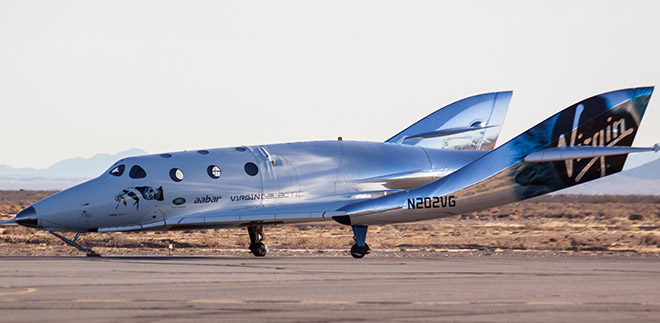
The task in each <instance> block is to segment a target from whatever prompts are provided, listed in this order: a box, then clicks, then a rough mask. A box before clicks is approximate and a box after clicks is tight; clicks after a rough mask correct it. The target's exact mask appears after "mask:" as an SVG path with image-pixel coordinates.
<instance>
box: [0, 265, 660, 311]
mask: <svg viewBox="0 0 660 323" xmlns="http://www.w3.org/2000/svg"><path fill="white" fill-rule="evenodd" d="M219 319H224V320H228V321H255V320H267V321H287V322H290V321H306V322H308V321H322V322H323V321H341V320H345V321H360V320H363V321H381V322H382V321H394V322H401V321H438V320H447V321H467V322H473V321H524V322H550V321H552V322H556V321H599V322H603V321H610V322H621V321H635V322H640V321H655V322H657V321H660V261H658V260H657V259H626V258H623V259H622V258H598V257H578V256H572V257H565V258H532V257H525V256H513V257H511V256H509V257H503V256H487V257H451V258H443V259H407V258H373V257H372V258H369V257H366V258H364V259H362V260H355V259H352V258H316V257H310V258H297V257H294V258H273V257H271V258H269V257H266V258H263V259H255V258H225V257H172V258H170V257H153V258H150V257H119V258H117V257H107V258H97V259H93V258H84V257H0V321H2V322H35V321H41V322H46V321H59V322H62V321H65V322H90V321H96V322H99V321H100V322H110V321H141V322H144V321H158V322H168V321H184V320H195V321H217V320H219Z"/></svg>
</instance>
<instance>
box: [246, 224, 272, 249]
mask: <svg viewBox="0 0 660 323" xmlns="http://www.w3.org/2000/svg"><path fill="white" fill-rule="evenodd" d="M247 231H248V235H250V252H252V254H253V255H254V256H255V257H264V256H266V253H267V252H268V247H266V245H265V244H264V243H263V242H262V241H263V239H264V228H263V226H261V225H251V226H249V227H247Z"/></svg>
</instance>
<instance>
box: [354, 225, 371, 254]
mask: <svg viewBox="0 0 660 323" xmlns="http://www.w3.org/2000/svg"><path fill="white" fill-rule="evenodd" d="M352 228H353V239H354V240H355V244H354V245H353V246H352V247H351V256H353V258H358V259H360V258H362V257H364V255H366V254H369V250H370V249H369V245H368V244H366V243H365V240H366V239H367V229H368V228H369V227H367V226H366V225H353V226H352Z"/></svg>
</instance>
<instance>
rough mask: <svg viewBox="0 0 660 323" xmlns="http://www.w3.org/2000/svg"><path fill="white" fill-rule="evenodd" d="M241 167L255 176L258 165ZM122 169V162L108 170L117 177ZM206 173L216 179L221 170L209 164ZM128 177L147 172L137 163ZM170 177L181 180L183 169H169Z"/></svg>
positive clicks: (142, 176) (140, 176) (250, 164)
mask: <svg viewBox="0 0 660 323" xmlns="http://www.w3.org/2000/svg"><path fill="white" fill-rule="evenodd" d="M243 169H244V170H245V173H246V174H248V175H250V176H256V175H257V174H258V173H259V167H258V166H257V165H256V164H255V163H252V162H248V163H245V166H244V167H243ZM124 170H126V166H125V165H123V164H122V165H118V166H117V167H115V168H113V169H112V170H110V175H113V176H117V177H119V176H121V175H122V174H124ZM206 174H207V175H209V177H211V178H213V179H218V178H220V176H222V170H220V167H218V166H217V165H209V166H208V167H207V168H206ZM128 177H130V178H145V177H147V172H146V171H145V170H144V168H142V167H140V166H139V165H133V167H131V170H130V171H129V172H128ZM170 178H171V179H172V180H173V181H175V182H180V181H182V180H183V178H184V174H183V171H182V170H181V169H179V168H172V169H170Z"/></svg>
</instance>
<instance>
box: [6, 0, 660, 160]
mask: <svg viewBox="0 0 660 323" xmlns="http://www.w3.org/2000/svg"><path fill="white" fill-rule="evenodd" d="M658 84H660V1H398V2H388V1H326V2H318V1H264V2H254V1H179V2H173V1H104V2H100V1H23V0H21V1H1V0H0V111H1V112H2V117H1V118H0V138H1V141H0V142H1V143H0V148H1V149H0V150H1V151H2V153H1V154H0V164H8V165H12V166H20V167H38V168H42V167H48V166H50V165H51V164H53V163H55V162H57V161H59V160H62V159H65V158H70V157H76V156H81V157H91V156H92V155H94V154H96V153H116V152H119V151H122V150H125V149H128V148H133V147H136V148H142V149H145V150H147V151H149V152H150V153H158V152H165V151H177V150H186V149H198V148H213V147H224V146H234V145H243V144H266V143H276V142H287V141H306V140H324V139H336V138H337V136H343V137H344V138H345V139H347V140H370V141H382V140H385V139H387V138H389V137H390V136H392V135H393V134H395V133H397V132H399V131H400V130H402V129H403V128H405V127H407V126H408V125H410V124H412V123H413V122H415V121H417V120H418V119H420V118H422V117H424V116H426V115H427V114H429V113H431V112H432V111H434V110H435V109H437V108H439V107H442V106H444V105H446V104H449V103H451V102H453V101H456V100H458V99H461V98H463V97H467V96H470V95H474V94H478V93H482V92H489V91H497V90H513V91H514V94H513V99H512V101H511V105H510V107H509V112H508V114H507V119H506V121H505V123H504V128H503V130H502V135H501V136H500V141H499V144H501V143H503V142H505V140H508V139H511V138H512V137H514V136H515V135H517V134H518V133H520V132H522V131H524V130H526V129H528V128H529V127H531V126H533V125H534V124H536V123H537V122H539V121H541V120H543V119H545V118H546V117H549V116H550V115H552V114H554V113H556V112H558V111H559V110H561V109H563V108H565V107H567V106H569V105H571V104H573V103H575V102H577V101H579V100H582V99H584V98H587V97H590V96H592V95H595V94H598V93H602V92H607V91H610V90H615V89H619V88H626V87H635V86H647V85H658ZM659 95H660V93H656V94H655V97H654V98H652V100H651V103H650V105H649V109H648V110H647V114H646V116H645V118H644V121H643V122H642V127H641V130H640V132H639V135H638V137H637V140H636V145H640V146H642V145H652V144H653V143H655V142H657V141H660V129H658V128H656V127H658V126H657V125H658V124H660V98H658V97H657V96H659Z"/></svg>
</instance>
